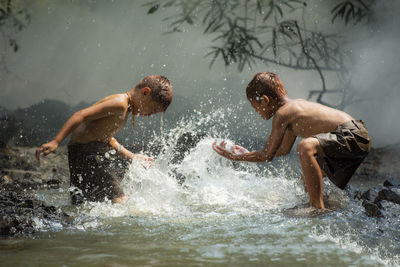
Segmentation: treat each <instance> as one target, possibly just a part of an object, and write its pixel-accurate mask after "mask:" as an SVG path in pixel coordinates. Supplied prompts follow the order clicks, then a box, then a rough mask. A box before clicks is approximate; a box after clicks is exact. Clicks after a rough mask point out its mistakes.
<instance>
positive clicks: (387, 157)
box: [0, 144, 400, 237]
mask: <svg viewBox="0 0 400 267" xmlns="http://www.w3.org/2000/svg"><path fill="white" fill-rule="evenodd" d="M35 149H36V148H31V147H6V148H5V149H2V150H1V151H0V236H3V237H4V236H5V237H9V236H24V235H29V234H31V233H34V232H36V231H37V230H38V229H39V227H38V226H40V229H43V226H46V225H49V226H50V225H54V224H59V225H68V224H69V223H70V221H71V218H70V217H69V216H68V215H67V214H66V213H64V212H63V211H62V210H61V208H60V207H56V206H54V205H49V204H47V203H44V202H43V201H41V200H39V199H38V198H37V196H36V194H35V193H36V192H37V191H38V190H43V189H49V188H50V189H62V188H64V189H65V188H68V184H69V178H68V177H69V174H68V161H67V149H66V147H60V148H58V150H57V151H56V152H55V153H53V154H52V155H50V156H48V157H46V158H42V160H41V164H40V166H39V164H38V163H37V162H36V159H35V156H34V154H35ZM399 151H400V144H397V145H391V146H387V147H383V148H377V149H372V151H371V153H370V154H369V155H368V157H367V158H366V159H365V161H364V162H363V164H362V165H361V166H360V168H359V169H358V170H357V172H356V173H355V175H354V177H353V179H352V180H351V183H350V185H351V188H352V190H350V194H351V196H352V197H353V199H355V200H356V201H361V202H362V205H363V207H364V208H365V213H366V214H367V215H368V216H371V217H377V218H383V217H384V213H383V210H384V207H385V206H387V205H400V155H399V153H398V152H399ZM382 203H383V204H384V205H382ZM399 207H400V206H399Z"/></svg>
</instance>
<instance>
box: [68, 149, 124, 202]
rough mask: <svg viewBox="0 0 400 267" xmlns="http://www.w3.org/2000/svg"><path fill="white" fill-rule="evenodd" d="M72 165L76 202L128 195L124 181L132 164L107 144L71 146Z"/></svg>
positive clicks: (70, 166) (69, 158) (73, 195)
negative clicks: (122, 185) (122, 184)
mask: <svg viewBox="0 0 400 267" xmlns="http://www.w3.org/2000/svg"><path fill="white" fill-rule="evenodd" d="M68 163H69V172H70V185H71V189H70V193H71V201H72V203H74V204H80V203H82V202H84V201H104V200H105V199H106V198H107V199H113V198H116V197H122V196H124V192H123V191H122V188H121V186H120V181H121V180H122V178H123V175H124V172H125V170H126V168H127V166H128V164H127V161H125V160H122V159H121V158H120V157H117V156H116V155H115V150H113V148H112V147H110V146H108V145H107V144H104V143H101V142H90V143H87V144H69V145H68Z"/></svg>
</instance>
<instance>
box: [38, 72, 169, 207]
mask: <svg viewBox="0 0 400 267" xmlns="http://www.w3.org/2000/svg"><path fill="white" fill-rule="evenodd" d="M171 101H172V87H171V84H170V82H169V81H168V79H167V78H165V77H163V76H159V75H151V76H147V77H145V78H143V79H142V80H141V81H140V82H139V84H138V85H136V87H135V88H133V89H132V90H130V91H129V92H126V93H123V94H115V95H110V96H107V97H105V98H103V99H101V100H100V101H98V102H97V103H95V104H93V105H92V106H90V107H88V108H85V109H82V110H80V111H77V112H76V113H75V114H74V115H72V116H71V118H69V119H68V121H67V122H66V123H65V124H64V125H63V126H62V128H61V130H60V131H59V133H58V134H57V136H56V137H55V138H54V139H53V140H52V141H50V142H49V143H46V144H43V145H42V146H41V147H39V148H38V149H37V150H36V158H37V160H38V161H39V160H40V154H42V153H43V155H44V156H47V155H48V154H50V153H51V152H53V151H55V150H56V149H57V147H58V145H59V144H60V143H61V141H63V140H64V138H66V137H67V136H68V135H69V134H71V139H70V143H69V145H68V162H69V169H70V184H71V188H72V189H74V190H71V200H72V202H73V203H75V204H78V203H80V202H82V201H84V200H88V201H104V200H105V199H106V198H107V199H110V200H111V201H112V203H119V202H123V201H124V200H125V198H126V197H125V194H124V192H123V191H122V189H121V187H120V184H119V182H120V180H121V179H119V177H118V175H117V173H118V170H116V167H115V166H113V165H114V162H113V161H112V160H111V159H110V156H112V154H113V153H112V151H114V152H115V151H116V152H117V154H119V155H121V156H123V157H125V158H127V159H129V160H132V159H139V160H145V161H151V160H152V159H151V158H148V157H144V156H140V155H135V154H133V153H132V152H131V151H129V150H127V149H125V148H124V147H123V146H122V145H121V144H119V143H118V141H117V140H116V139H115V138H114V135H115V134H116V133H117V132H118V131H119V130H121V129H122V128H123V126H124V125H125V123H126V121H127V119H128V117H129V113H132V119H131V121H132V125H133V122H134V116H135V115H142V116H149V115H152V114H155V113H159V112H165V110H166V109H167V107H168V106H169V104H170V103H171ZM110 152H111V153H110Z"/></svg>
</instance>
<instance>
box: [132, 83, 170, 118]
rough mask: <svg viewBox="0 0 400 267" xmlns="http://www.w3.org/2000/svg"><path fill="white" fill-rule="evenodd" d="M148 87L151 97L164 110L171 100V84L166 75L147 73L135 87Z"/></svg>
mask: <svg viewBox="0 0 400 267" xmlns="http://www.w3.org/2000/svg"><path fill="white" fill-rule="evenodd" d="M144 87H149V88H150V89H151V93H150V95H151V98H152V99H153V100H154V101H155V102H157V103H159V104H160V105H161V107H162V109H163V110H164V111H165V110H166V109H167V108H168V106H169V104H171V101H172V86H171V83H170V82H169V80H168V79H167V77H164V76H162V75H149V76H146V77H144V78H143V79H142V80H141V81H140V82H139V83H138V84H137V85H136V87H135V88H136V89H142V88H144Z"/></svg>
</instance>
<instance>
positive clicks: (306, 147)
mask: <svg viewBox="0 0 400 267" xmlns="http://www.w3.org/2000/svg"><path fill="white" fill-rule="evenodd" d="M318 144H319V142H318V140H317V139H315V138H306V139H303V140H301V141H300V142H299V143H298V144H297V149H296V151H297V155H298V156H299V157H301V156H303V155H309V156H313V155H315V154H316V153H317V145H318Z"/></svg>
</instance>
